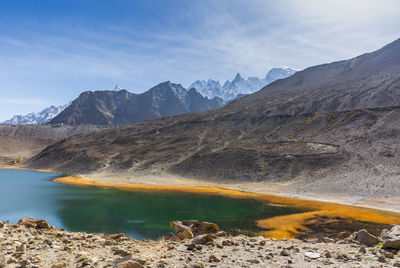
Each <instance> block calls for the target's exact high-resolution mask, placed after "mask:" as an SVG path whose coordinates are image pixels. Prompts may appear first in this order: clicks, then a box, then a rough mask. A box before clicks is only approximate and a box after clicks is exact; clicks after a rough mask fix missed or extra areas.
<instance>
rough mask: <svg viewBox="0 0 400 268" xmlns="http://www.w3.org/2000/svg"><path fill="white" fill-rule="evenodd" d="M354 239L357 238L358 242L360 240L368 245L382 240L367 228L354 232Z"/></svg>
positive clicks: (373, 244)
mask: <svg viewBox="0 0 400 268" xmlns="http://www.w3.org/2000/svg"><path fill="white" fill-rule="evenodd" d="M353 239H354V240H356V241H357V242H359V243H360V244H362V245H365V246H367V247H373V246H375V245H376V244H378V243H379V242H381V240H380V239H379V238H378V237H376V236H374V235H372V234H370V233H369V232H368V231H367V230H365V229H362V230H360V231H358V232H356V233H354V234H353Z"/></svg>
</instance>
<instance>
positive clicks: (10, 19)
mask: <svg viewBox="0 0 400 268" xmlns="http://www.w3.org/2000/svg"><path fill="white" fill-rule="evenodd" d="M399 18H400V1H397V0H375V1H372V0H324V1H321V0H301V1H300V0H279V1H276V0H271V1H270V0H143V1H139V0H0V121H3V120H6V119H9V118H10V117H11V116H12V115H14V114H25V113H28V112H34V111H40V110H41V109H43V108H45V107H47V106H49V105H53V104H54V105H62V104H65V103H67V102H69V101H70V100H73V99H75V98H76V97H78V96H79V94H80V93H82V92H83V91H87V90H105V89H113V88H114V86H115V85H116V84H119V85H120V87H121V88H126V89H127V90H129V91H131V92H134V93H141V92H144V91H146V90H148V89H149V88H151V87H153V86H155V85H156V84H158V83H160V82H164V81H171V82H174V83H180V84H182V85H183V86H184V87H188V86H189V85H190V84H191V83H192V82H194V81H195V80H197V79H209V78H211V79H216V80H220V81H221V82H224V81H225V80H227V79H232V78H233V77H234V76H235V74H236V73H237V72H240V73H241V74H242V76H243V77H248V76H258V77H263V76H265V74H266V72H267V71H268V70H269V69H270V68H272V67H282V66H288V67H291V68H295V69H303V68H306V67H309V66H313V65H317V64H322V63H327V62H332V61H337V60H342V59H348V58H352V57H355V56H357V55H359V54H362V53H365V52H371V51H374V50H376V49H379V48H380V47H382V46H384V45H385V44H387V43H390V42H392V41H394V40H396V39H398V38H400V19H399Z"/></svg>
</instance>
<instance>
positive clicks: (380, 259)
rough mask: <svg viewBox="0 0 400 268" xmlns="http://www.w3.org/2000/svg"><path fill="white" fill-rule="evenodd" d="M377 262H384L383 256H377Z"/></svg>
mask: <svg viewBox="0 0 400 268" xmlns="http://www.w3.org/2000/svg"><path fill="white" fill-rule="evenodd" d="M378 261H379V262H386V258H385V257H384V256H379V257H378Z"/></svg>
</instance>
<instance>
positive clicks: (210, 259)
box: [209, 254, 221, 262]
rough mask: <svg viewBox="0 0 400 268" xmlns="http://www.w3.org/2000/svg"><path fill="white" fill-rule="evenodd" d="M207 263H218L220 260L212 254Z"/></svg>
mask: <svg viewBox="0 0 400 268" xmlns="http://www.w3.org/2000/svg"><path fill="white" fill-rule="evenodd" d="M209 261H210V262H220V261H221V258H220V257H218V256H216V255H214V254H213V255H211V256H210V258H209Z"/></svg>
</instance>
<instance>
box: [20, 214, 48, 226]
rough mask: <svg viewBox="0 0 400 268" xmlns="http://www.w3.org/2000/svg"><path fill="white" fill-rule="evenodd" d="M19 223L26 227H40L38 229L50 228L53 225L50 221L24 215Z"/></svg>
mask: <svg viewBox="0 0 400 268" xmlns="http://www.w3.org/2000/svg"><path fill="white" fill-rule="evenodd" d="M17 225H24V226H26V227H31V228H38V229H50V227H51V226H50V224H49V222H48V221H45V220H37V219H32V218H29V217H24V218H22V219H20V220H19V222H18V223H17Z"/></svg>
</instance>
